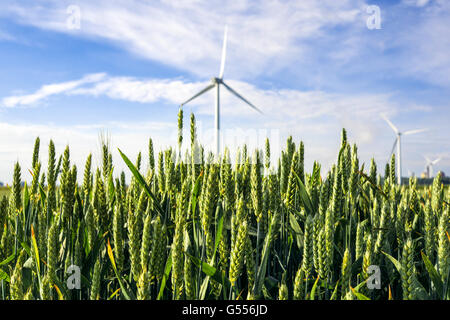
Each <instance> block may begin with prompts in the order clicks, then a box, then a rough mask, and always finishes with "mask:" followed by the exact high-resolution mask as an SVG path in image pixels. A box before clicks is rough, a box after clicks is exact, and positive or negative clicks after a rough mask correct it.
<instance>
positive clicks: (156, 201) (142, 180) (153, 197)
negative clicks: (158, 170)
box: [118, 149, 164, 217]
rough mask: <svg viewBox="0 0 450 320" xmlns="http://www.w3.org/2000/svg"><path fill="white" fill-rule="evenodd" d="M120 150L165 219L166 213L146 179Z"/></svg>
mask: <svg viewBox="0 0 450 320" xmlns="http://www.w3.org/2000/svg"><path fill="white" fill-rule="evenodd" d="M118 150H119V153H120V156H121V157H122V159H123V161H125V163H126V165H127V166H128V168H129V169H130V170H131V173H132V174H133V176H134V177H135V179H136V181H137V182H138V183H139V184H140V185H141V186H142V187H143V188H144V190H145V193H147V195H148V196H149V197H150V198H151V199H152V200H153V205H154V207H155V209H156V211H158V213H159V214H160V215H161V217H164V211H163V209H162V208H161V206H160V205H159V203H158V200H157V199H156V197H155V196H154V195H153V193H152V191H151V190H150V187H149V186H148V185H147V183H146V182H145V179H144V178H143V177H142V175H141V174H140V173H139V171H138V169H136V167H135V166H134V164H133V163H132V162H131V161H130V159H128V157H127V156H126V155H124V154H123V153H122V151H120V149H118Z"/></svg>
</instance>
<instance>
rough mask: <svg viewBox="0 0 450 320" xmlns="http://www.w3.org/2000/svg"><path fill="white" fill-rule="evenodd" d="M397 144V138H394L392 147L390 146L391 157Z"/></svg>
mask: <svg viewBox="0 0 450 320" xmlns="http://www.w3.org/2000/svg"><path fill="white" fill-rule="evenodd" d="M397 142H398V138H395V141H394V145H393V146H392V150H391V153H390V155H392V154H393V153H394V150H395V146H396V145H397Z"/></svg>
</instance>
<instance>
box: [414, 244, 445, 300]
mask: <svg viewBox="0 0 450 320" xmlns="http://www.w3.org/2000/svg"><path fill="white" fill-rule="evenodd" d="M420 253H421V254H422V260H423V262H424V263H425V268H427V271H428V274H429V275H430V278H431V281H433V284H434V287H435V288H436V290H437V292H438V295H439V297H441V298H442V299H445V297H444V296H443V292H444V284H443V283H442V280H441V277H440V276H439V274H438V273H437V271H436V269H435V268H434V266H433V264H432V263H431V261H430V259H428V257H427V255H426V254H425V253H424V252H423V251H421V252H420Z"/></svg>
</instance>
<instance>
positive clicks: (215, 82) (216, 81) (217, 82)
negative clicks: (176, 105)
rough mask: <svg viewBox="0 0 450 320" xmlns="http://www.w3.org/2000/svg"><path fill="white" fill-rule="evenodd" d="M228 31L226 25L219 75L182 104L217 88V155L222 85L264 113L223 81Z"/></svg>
mask: <svg viewBox="0 0 450 320" xmlns="http://www.w3.org/2000/svg"><path fill="white" fill-rule="evenodd" d="M227 33H228V27H227V26H225V35H224V39H223V47H222V61H221V63H220V72H219V77H218V78H216V77H214V78H212V79H211V84H210V85H208V86H207V87H206V88H204V89H203V90H201V91H200V92H199V93H197V94H196V95H194V96H193V97H191V98H190V99H188V100H186V101H185V102H183V103H182V104H181V106H184V105H185V104H187V103H188V102H190V101H192V100H194V99H195V98H197V97H199V96H201V95H202V94H204V93H205V92H207V91H209V90H211V89H212V88H214V87H215V88H216V110H215V129H216V130H215V140H216V155H219V153H220V93H219V91H220V85H223V86H224V87H225V88H226V89H227V90H228V91H230V92H231V93H232V94H234V95H235V96H236V97H238V98H239V99H241V100H242V101H244V102H245V103H246V104H248V105H249V106H250V107H252V108H253V109H255V110H256V111H258V112H259V113H261V114H262V111H261V110H259V109H258V108H257V107H255V106H254V105H253V104H252V103H250V102H249V101H248V100H247V99H245V98H244V97H243V96H241V95H240V94H239V93H237V92H236V91H235V90H234V89H233V88H231V87H230V86H229V85H227V84H226V83H225V82H224V81H223V72H224V70H225V59H226V55H227Z"/></svg>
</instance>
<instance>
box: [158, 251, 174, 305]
mask: <svg viewBox="0 0 450 320" xmlns="http://www.w3.org/2000/svg"><path fill="white" fill-rule="evenodd" d="M171 270H172V249H170V251H169V256H168V258H167V261H166V267H165V268H164V275H163V278H162V280H161V286H160V288H159V293H158V297H157V299H156V300H161V299H162V297H163V293H164V288H165V287H166V283H167V279H169V274H170V271H171Z"/></svg>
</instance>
